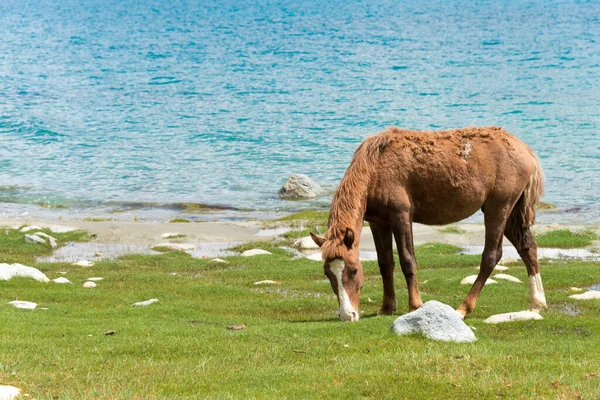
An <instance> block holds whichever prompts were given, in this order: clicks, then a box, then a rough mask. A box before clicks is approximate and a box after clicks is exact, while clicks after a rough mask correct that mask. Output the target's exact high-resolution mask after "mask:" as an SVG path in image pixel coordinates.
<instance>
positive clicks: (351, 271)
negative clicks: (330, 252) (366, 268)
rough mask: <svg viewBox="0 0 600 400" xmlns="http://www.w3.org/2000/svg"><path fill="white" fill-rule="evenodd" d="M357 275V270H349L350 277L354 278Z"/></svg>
mask: <svg viewBox="0 0 600 400" xmlns="http://www.w3.org/2000/svg"><path fill="white" fill-rule="evenodd" d="M357 273H358V270H357V269H352V270H350V276H355V275H356V274H357Z"/></svg>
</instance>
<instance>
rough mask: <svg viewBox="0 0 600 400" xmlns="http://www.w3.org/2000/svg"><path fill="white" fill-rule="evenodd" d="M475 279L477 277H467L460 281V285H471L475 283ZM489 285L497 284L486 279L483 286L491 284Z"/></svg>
mask: <svg viewBox="0 0 600 400" xmlns="http://www.w3.org/2000/svg"><path fill="white" fill-rule="evenodd" d="M476 279H477V275H469V276H467V277H466V278H465V279H463V280H462V281H460V284H461V285H472V284H474V283H475V280H476ZM491 283H498V282H496V281H495V280H493V279H491V278H488V280H487V281H485V284H486V285H488V284H491Z"/></svg>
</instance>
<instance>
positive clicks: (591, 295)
mask: <svg viewBox="0 0 600 400" xmlns="http://www.w3.org/2000/svg"><path fill="white" fill-rule="evenodd" d="M569 298H571V299H575V300H594V299H600V290H588V291H587V292H585V293H581V294H572V295H570V296H569Z"/></svg>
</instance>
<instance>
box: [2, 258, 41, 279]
mask: <svg viewBox="0 0 600 400" xmlns="http://www.w3.org/2000/svg"><path fill="white" fill-rule="evenodd" d="M14 277H20V278H32V279H35V280H36V281H39V282H50V279H49V278H48V277H47V276H46V275H45V274H44V273H43V272H42V271H40V270H39V269H37V268H33V267H28V266H26V265H22V264H4V263H0V281H7V280H9V279H12V278H14Z"/></svg>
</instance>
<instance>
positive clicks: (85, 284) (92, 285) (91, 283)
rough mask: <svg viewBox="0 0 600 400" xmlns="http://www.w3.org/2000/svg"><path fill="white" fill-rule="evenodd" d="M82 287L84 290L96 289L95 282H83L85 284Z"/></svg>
mask: <svg viewBox="0 0 600 400" xmlns="http://www.w3.org/2000/svg"><path fill="white" fill-rule="evenodd" d="M83 287H84V288H95V287H96V283H95V282H91V281H88V282H85V283H84V284H83Z"/></svg>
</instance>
